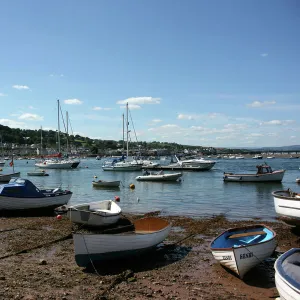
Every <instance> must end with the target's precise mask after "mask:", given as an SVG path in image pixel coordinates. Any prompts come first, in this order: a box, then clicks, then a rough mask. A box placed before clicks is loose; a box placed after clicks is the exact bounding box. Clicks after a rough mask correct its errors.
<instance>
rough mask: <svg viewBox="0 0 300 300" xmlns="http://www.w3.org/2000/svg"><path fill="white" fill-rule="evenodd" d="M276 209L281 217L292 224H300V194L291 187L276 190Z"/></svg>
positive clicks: (274, 195)
mask: <svg viewBox="0 0 300 300" xmlns="http://www.w3.org/2000/svg"><path fill="white" fill-rule="evenodd" d="M272 195H273V197H274V206H275V211H276V213H277V214H278V216H279V218H280V219H282V220H283V221H285V222H286V223H287V224H290V225H300V194H299V193H295V192H293V191H292V190H290V189H287V190H283V191H275V192H273V193H272Z"/></svg>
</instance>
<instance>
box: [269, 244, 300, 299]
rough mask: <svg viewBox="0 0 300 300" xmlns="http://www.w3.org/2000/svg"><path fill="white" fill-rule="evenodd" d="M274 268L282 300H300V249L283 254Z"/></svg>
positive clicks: (293, 249)
mask: <svg viewBox="0 0 300 300" xmlns="http://www.w3.org/2000/svg"><path fill="white" fill-rule="evenodd" d="M274 268H275V284H276V288H277V290H278V293H279V295H280V300H298V299H300V248H292V249H290V250H289V251H287V252H285V253H284V254H282V255H281V256H280V257H279V258H278V259H277V260H276V262H275V265H274Z"/></svg>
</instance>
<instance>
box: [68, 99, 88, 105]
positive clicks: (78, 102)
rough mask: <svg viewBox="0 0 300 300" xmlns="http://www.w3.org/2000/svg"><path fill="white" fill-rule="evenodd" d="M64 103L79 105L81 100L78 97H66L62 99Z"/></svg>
mask: <svg viewBox="0 0 300 300" xmlns="http://www.w3.org/2000/svg"><path fill="white" fill-rule="evenodd" d="M64 103H65V104H70V105H80V104H82V103H83V102H82V101H81V100H79V99H67V100H64Z"/></svg>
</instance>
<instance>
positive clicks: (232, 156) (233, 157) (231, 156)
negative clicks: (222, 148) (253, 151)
mask: <svg viewBox="0 0 300 300" xmlns="http://www.w3.org/2000/svg"><path fill="white" fill-rule="evenodd" d="M228 159H236V157H235V156H234V155H230V156H229V157H228Z"/></svg>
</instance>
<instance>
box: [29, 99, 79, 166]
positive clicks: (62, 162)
mask: <svg viewBox="0 0 300 300" xmlns="http://www.w3.org/2000/svg"><path fill="white" fill-rule="evenodd" d="M59 113H60V105H59V100H57V122H58V132H57V140H58V154H57V155H52V157H56V159H54V158H52V159H46V160H44V161H42V162H38V163H36V164H35V166H37V167H39V168H43V169H72V168H74V167H77V166H78V164H79V163H77V162H74V161H72V160H64V159H61V156H62V155H61V149H60V124H59ZM75 165H76V166H75Z"/></svg>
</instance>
